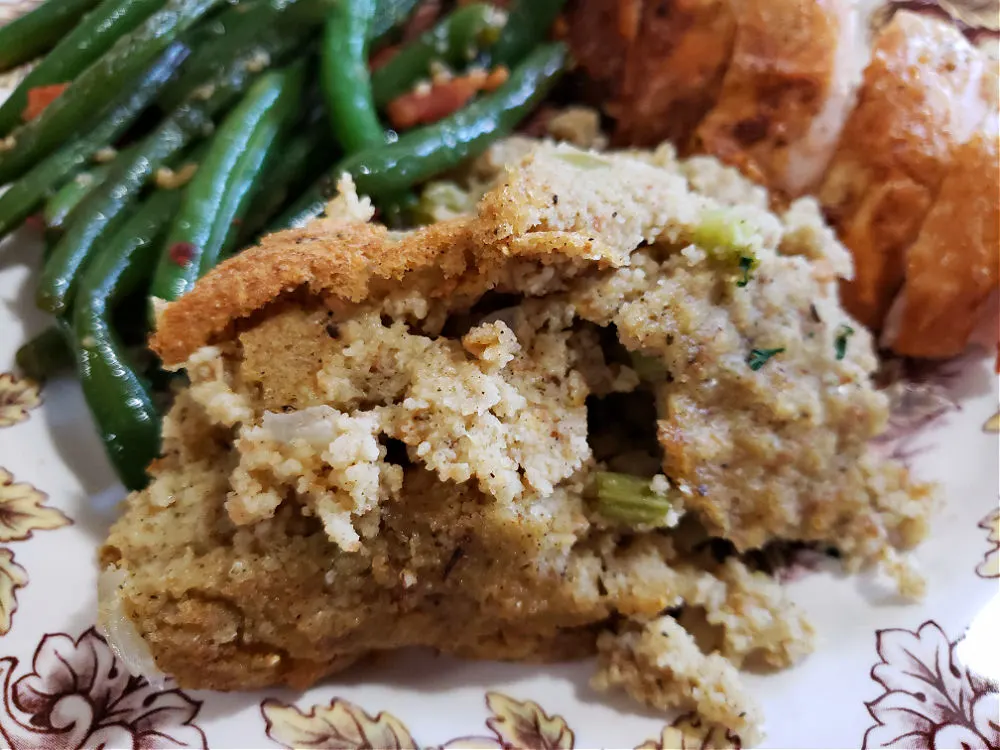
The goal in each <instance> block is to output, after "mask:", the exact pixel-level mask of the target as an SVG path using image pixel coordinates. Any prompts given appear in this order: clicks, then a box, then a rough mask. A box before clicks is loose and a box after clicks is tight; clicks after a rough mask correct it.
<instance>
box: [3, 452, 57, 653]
mask: <svg viewBox="0 0 1000 750" xmlns="http://www.w3.org/2000/svg"><path fill="white" fill-rule="evenodd" d="M46 497H47V496H46V495H45V493H44V492H39V491H38V490H36V489H35V488H34V487H32V486H31V485H30V484H24V483H15V482H14V477H12V476H11V474H10V472H8V471H7V470H6V469H4V468H2V467H0V542H18V541H23V540H25V539H30V538H31V535H32V533H33V532H34V531H44V530H47V529H58V528H59V527H60V526H66V525H68V524H70V523H72V521H70V520H69V519H68V518H67V517H66V516H65V515H63V513H62V512H61V511H58V510H56V509H55V508H48V507H46V506H44V505H43V504H42V503H44V502H45V500H46ZM27 585H28V572H27V571H26V570H25V569H24V568H22V567H21V566H20V565H18V564H17V563H16V562H14V553H13V552H11V551H10V550H9V549H7V548H6V547H0V635H6V634H7V633H8V632H9V631H10V628H11V625H12V623H13V617H14V612H16V611H17V589H19V588H23V587H24V586H27Z"/></svg>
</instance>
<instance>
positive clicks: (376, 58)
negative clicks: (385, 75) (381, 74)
mask: <svg viewBox="0 0 1000 750" xmlns="http://www.w3.org/2000/svg"><path fill="white" fill-rule="evenodd" d="M397 52H399V45H398V44H390V45H389V46H388V47H383V48H382V49H380V50H378V51H377V52H376V53H375V54H373V55H372V56H371V57H369V58H368V69H369V70H371V71H376V70H378V69H379V68H381V67H383V66H384V65H386V64H387V63H388V62H389V61H390V60H391V59H392V58H394V57H395V56H396V53H397Z"/></svg>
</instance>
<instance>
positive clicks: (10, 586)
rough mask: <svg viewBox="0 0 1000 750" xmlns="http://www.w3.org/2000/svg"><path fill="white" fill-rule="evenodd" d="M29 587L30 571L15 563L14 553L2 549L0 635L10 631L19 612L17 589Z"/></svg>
mask: <svg viewBox="0 0 1000 750" xmlns="http://www.w3.org/2000/svg"><path fill="white" fill-rule="evenodd" d="M27 585H28V571H26V570H25V569H24V568H22V567H21V566H20V565H18V564H17V563H16V562H14V553H13V552H11V551H10V550H9V549H4V548H3V547H0V635H5V634H6V633H8V632H9V631H10V626H11V623H12V622H13V619H14V612H15V611H17V593H16V591H17V589H19V588H22V587H24V586H27Z"/></svg>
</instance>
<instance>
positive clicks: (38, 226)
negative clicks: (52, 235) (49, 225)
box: [24, 214, 45, 232]
mask: <svg viewBox="0 0 1000 750" xmlns="http://www.w3.org/2000/svg"><path fill="white" fill-rule="evenodd" d="M24 226H26V227H28V228H29V229H33V230H35V231H37V232H41V231H43V230H44V229H45V219H43V218H42V215H41V214H32V215H31V216H29V217H28V218H27V219H25V220H24Z"/></svg>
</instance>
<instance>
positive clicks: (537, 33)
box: [490, 0, 566, 67]
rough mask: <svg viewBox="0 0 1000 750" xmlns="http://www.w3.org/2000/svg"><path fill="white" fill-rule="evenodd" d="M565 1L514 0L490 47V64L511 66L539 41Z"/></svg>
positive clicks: (547, 30) (542, 38) (543, 37)
mask: <svg viewBox="0 0 1000 750" xmlns="http://www.w3.org/2000/svg"><path fill="white" fill-rule="evenodd" d="M565 4H566V0H515V2H514V7H513V8H511V10H510V13H509V15H508V16H507V23H506V24H505V25H504V27H503V31H501V32H500V38H499V39H497V43H496V44H495V45H494V47H493V49H492V50H490V60H491V63H492V64H493V65H506V66H508V67H511V66H514V65H516V64H518V63H519V62H521V60H522V59H524V58H525V57H526V56H527V55H528V53H529V52H531V51H532V50H533V49H534V48H535V47H537V46H538V45H539V44H540V43H541V42H543V41H544V40H545V38H546V36H547V35H548V33H549V29H551V28H552V24H553V23H554V22H555V20H556V16H558V15H559V11H561V10H562V7H563V6H564V5H565Z"/></svg>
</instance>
